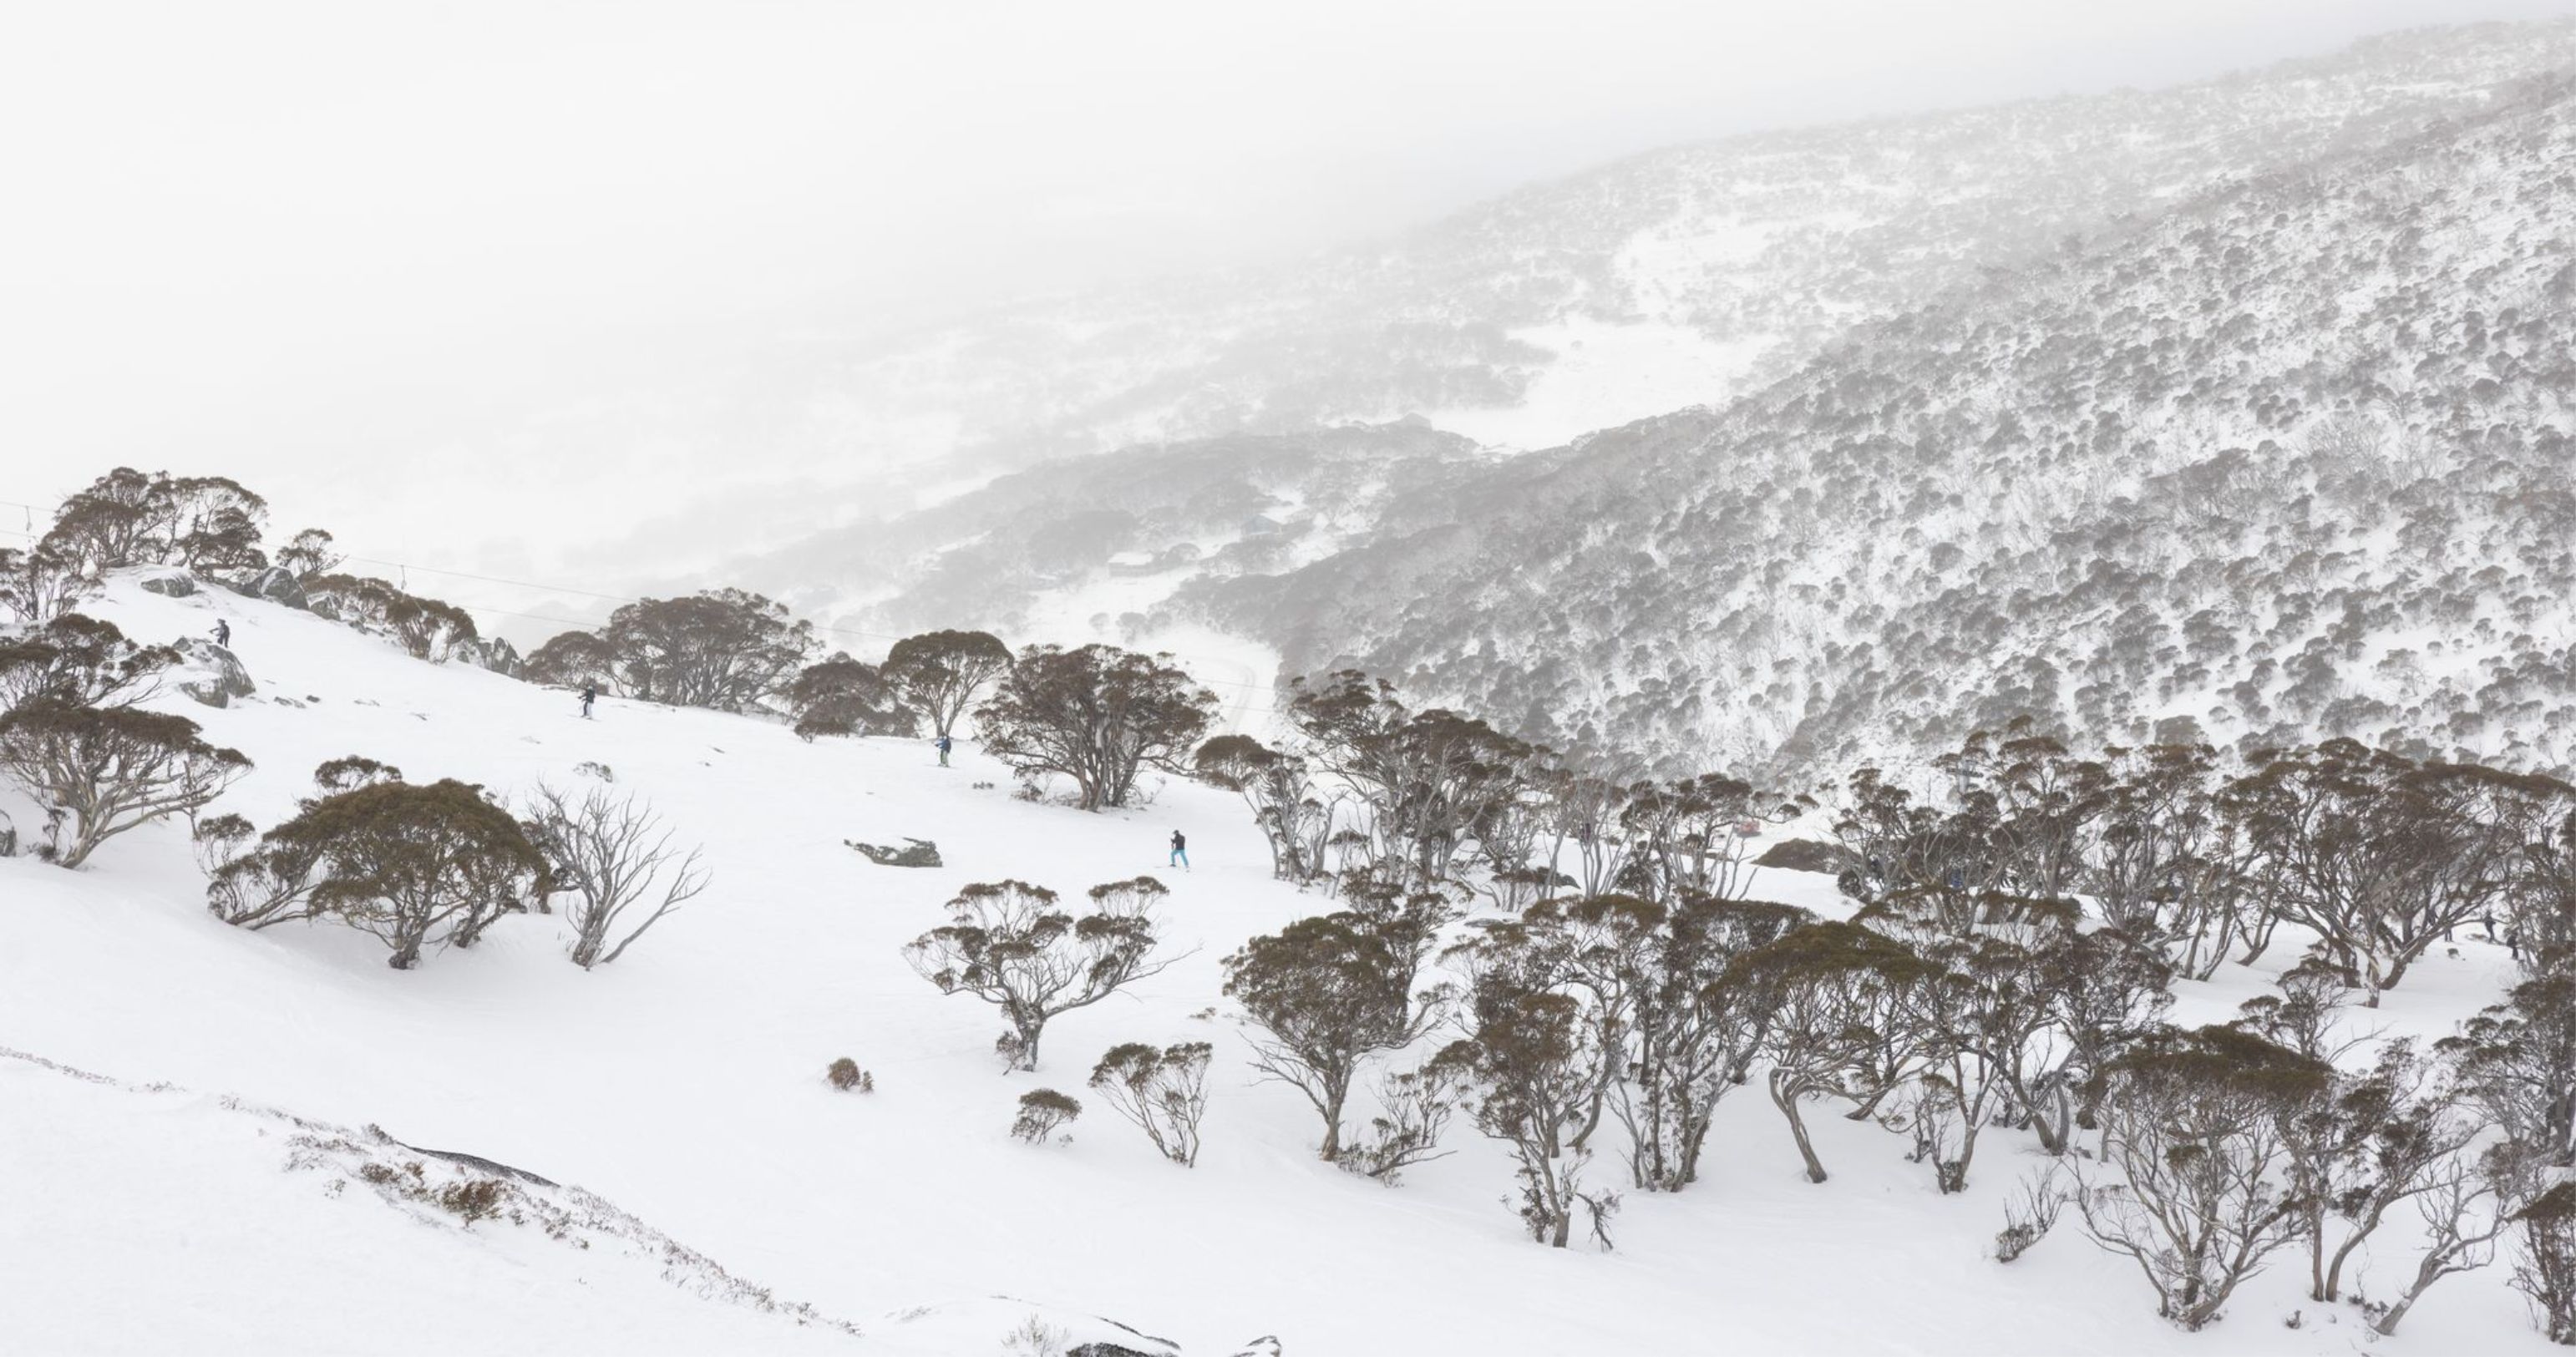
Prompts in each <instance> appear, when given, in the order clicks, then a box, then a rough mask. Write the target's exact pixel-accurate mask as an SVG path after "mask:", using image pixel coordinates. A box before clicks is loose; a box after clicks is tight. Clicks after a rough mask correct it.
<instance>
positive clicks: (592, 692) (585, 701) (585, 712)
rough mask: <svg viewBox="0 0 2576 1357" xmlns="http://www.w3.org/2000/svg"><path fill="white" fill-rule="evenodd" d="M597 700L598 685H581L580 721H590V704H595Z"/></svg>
mask: <svg viewBox="0 0 2576 1357" xmlns="http://www.w3.org/2000/svg"><path fill="white" fill-rule="evenodd" d="M598 700H599V685H598V684H596V683H585V684H583V685H581V719H583V720H585V721H587V720H589V719H590V704H591V703H593V702H597V701H598Z"/></svg>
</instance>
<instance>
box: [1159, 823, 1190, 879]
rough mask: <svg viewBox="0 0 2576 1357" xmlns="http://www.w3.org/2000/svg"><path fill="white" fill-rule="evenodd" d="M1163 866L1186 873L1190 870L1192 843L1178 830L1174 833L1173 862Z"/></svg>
mask: <svg viewBox="0 0 2576 1357" xmlns="http://www.w3.org/2000/svg"><path fill="white" fill-rule="evenodd" d="M1163 865H1164V866H1166V867H1178V868H1180V869H1181V870H1182V871H1185V872H1186V871H1188V870H1189V869H1190V841H1189V839H1188V838H1186V837H1184V836H1183V835H1182V833H1181V831H1179V830H1177V829H1175V830H1173V831H1172V860H1171V861H1169V862H1167V863H1164V864H1163Z"/></svg>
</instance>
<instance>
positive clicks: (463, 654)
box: [447, 636, 519, 678]
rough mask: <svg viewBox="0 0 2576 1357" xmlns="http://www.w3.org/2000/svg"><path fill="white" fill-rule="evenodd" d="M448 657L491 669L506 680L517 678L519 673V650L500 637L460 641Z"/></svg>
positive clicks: (480, 667) (476, 666)
mask: <svg viewBox="0 0 2576 1357" xmlns="http://www.w3.org/2000/svg"><path fill="white" fill-rule="evenodd" d="M447 657H448V658H449V659H451V660H462V661H464V662H465V663H467V664H470V665H473V666H474V667H475V668H477V669H489V670H491V671H492V672H493V673H495V674H499V675H502V676H503V677H505V678H516V677H517V676H518V673H519V648H518V647H517V646H514V645H512V644H510V643H509V642H508V641H505V640H503V639H501V638H500V637H498V636H485V637H481V638H479V639H476V640H472V641H459V642H457V643H456V648H455V649H454V650H452V651H450V652H448V656H447Z"/></svg>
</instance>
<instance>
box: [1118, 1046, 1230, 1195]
mask: <svg viewBox="0 0 2576 1357" xmlns="http://www.w3.org/2000/svg"><path fill="white" fill-rule="evenodd" d="M1213 1049H1214V1048H1212V1047H1210V1046H1209V1045H1208V1044H1207V1043H1206V1042H1204V1041H1185V1042H1181V1043H1179V1044H1177V1045H1174V1046H1170V1047H1167V1048H1159V1049H1158V1048H1156V1047H1153V1046H1150V1045H1147V1044H1145V1043H1144V1042H1139V1041H1131V1042H1128V1043H1126V1044H1124V1045H1120V1046H1112V1047H1110V1048H1109V1051H1108V1053H1107V1054H1106V1055H1103V1056H1101V1057H1100V1063H1099V1064H1097V1065H1094V1066H1093V1067H1092V1069H1091V1087H1092V1088H1094V1089H1096V1090H1098V1091H1099V1093H1100V1095H1101V1097H1102V1098H1103V1099H1104V1100H1105V1101H1107V1102H1108V1104H1109V1106H1110V1107H1111V1109H1112V1110H1114V1111H1116V1112H1117V1113H1118V1115H1120V1116H1122V1117H1125V1118H1126V1119H1127V1120H1128V1121H1130V1122H1132V1123H1134V1124H1135V1126H1136V1127H1137V1129H1139V1130H1141V1131H1143V1132H1144V1133H1145V1138H1146V1139H1148V1140H1150V1141H1152V1142H1153V1143H1154V1149H1155V1151H1156V1152H1157V1153H1159V1154H1161V1155H1162V1156H1163V1157H1164V1158H1166V1159H1169V1160H1171V1161H1172V1162H1173V1163H1175V1164H1178V1165H1180V1166H1181V1167H1183V1168H1191V1167H1195V1166H1196V1165H1197V1163H1198V1161H1199V1122H1200V1120H1201V1119H1202V1118H1204V1117H1205V1116H1206V1115H1207V1069H1208V1058H1209V1056H1210V1055H1211V1054H1212V1053H1213Z"/></svg>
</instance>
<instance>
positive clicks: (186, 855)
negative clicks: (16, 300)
mask: <svg viewBox="0 0 2576 1357" xmlns="http://www.w3.org/2000/svg"><path fill="white" fill-rule="evenodd" d="M2570 220H2576V21H2559V22H2553V23H2538V24H2522V25H2505V24H2494V25H2479V26H2471V27H2460V28H2444V29H2430V30H2423V31H2418V32H2410V33H2399V34H2394V35H2390V36H2387V37H2383V38H2378V39H2374V40H2371V41H2369V42H2366V43H2363V44H2360V45H2358V46H2354V47H2350V48H2348V49H2345V50H2342V51H2339V52H2336V53H2334V54H2331V55H2328V56H2323V57H2316V58H2310V59H2303V60H2300V61H2295V62H2291V63H2287V64H2281V65H2274V66H2267V67H2263V68H2260V69H2255V70H2250V71H2246V72H2242V73H2239V74H2236V75H2232V76H2228V77H2225V78H2221V79H2216V80H2207V81H2202V82H2199V83H2194V84H2188V85H2183V86H2178V87H2174V88H2167V89H2160V90H2153V91H2143V92H2142V91H2136V90H2121V91H2117V92H2114V93H2107V94H2093V95H2081V96H2066V97H2063V98H2056V99H2047V100H2037V101H2022V102H2015V103H2009V104H2002V105H1996V106H1991V107H1985V108H1974V109H1966V110H1959V111H1952V112H1945V113H1937V114H1926V115H1921V116H1916V117H1908V118H1888V119H1882V120H1877V121H1873V122H1869V123H1865V124H1855V125H1840V126H1825V127H1816V128H1806V129H1800V130H1794V131H1778V132H1767V133H1758V134H1751V135H1746V136H1741V137H1736V138H1732V139H1729V140H1725V141H1720V142H1713V143H1707V144H1695V145H1688V146H1682V147H1678V148H1673V149H1668V150H1663V151H1657V152H1652V153H1648V154H1644V155H1639V156H1636V157H1634V158H1631V159H1627V160H1623V161H1621V162H1619V163H1616V164H1613V165H1610V166H1607V167H1605V168H1602V169H1599V170H1596V171H1593V172H1590V173H1587V174H1583V175H1578V176H1575V177H1573V178H1570V179H1566V180H1562V181H1559V182H1555V183H1550V184H1542V185H1539V186H1536V187H1532V188H1528V189H1524V190H1521V191H1519V192H1516V193H1513V194H1510V195H1508V196H1505V197H1503V198H1500V199H1498V200H1496V201H1493V202H1491V203H1488V204H1486V205H1484V206H1481V207H1479V208H1476V209H1474V210H1471V211H1468V212H1466V213H1463V214H1460V215H1458V216H1455V217H1453V218H1451V219H1449V220H1447V221H1445V222H1443V223H1441V224H1438V225H1436V226H1434V227H1431V228H1428V229H1426V230H1424V231H1420V232H1417V233H1414V234H1412V235H1409V236H1406V237H1404V238H1402V239H1400V240H1397V241H1394V242H1391V243H1382V244H1380V245H1377V246H1371V247H1367V248H1353V249H1349V250H1343V251H1338V252H1333V253H1329V254H1326V255H1323V256H1320V257H1318V258H1312V259H1307V260H1303V261H1301V262H1299V263H1297V264H1295V265H1293V266H1288V265H1282V266H1276V267H1269V268H1263V269H1247V270H1240V271H1236V272H1231V273H1223V274H1207V275H1193V276H1191V277H1189V278H1186V279H1179V280H1175V279H1169V278H1166V279H1163V280H1160V281H1155V282H1152V283H1149V284H1140V285H1135V286H1130V287H1126V288H1123V289H1110V290H1104V291H1098V292H1092V293H1086V294H1083V295H1081V296H1079V297H1056V298H1052V299H1049V300H1046V301H1044V302H1040V303H1029V304H1026V305H1022V306H1016V307H1003V308H997V309H988V310H986V311H985V312H983V313H982V314H980V315H979V316H978V317H975V318H972V319H966V320H957V321H954V322H946V323H942V324H940V325H935V326H931V327H928V328H927V329H924V330H922V331H920V332H918V333H914V334H911V335H909V336H907V337H904V338H902V339H900V340H899V341H888V342H887V343H886V344H885V345H883V346H881V347H879V348H877V349H874V350H871V351H870V352H869V353H867V354H865V355H861V356H858V357H857V358H851V356H849V355H842V356H841V357H842V358H843V359H846V360H848V361H836V362H826V363H818V364H817V365H815V367H813V368H812V369H811V370H808V371H805V372H803V373H801V374H800V375H798V376H797V377H796V378H795V379H794V382H791V383H790V385H793V384H794V383H796V382H806V381H811V382H813V383H815V384H817V387H816V389H825V388H828V392H829V395H828V399H825V398H821V397H817V396H816V395H815V394H814V391H812V390H808V391H805V392H804V393H803V395H801V396H799V397H795V398H782V407H783V408H801V409H805V410H807V411H808V412H811V411H813V410H829V411H832V412H836V416H835V417H837V418H842V419H845V420H846V421H848V424H847V425H846V426H845V427H844V428H843V429H842V433H843V434H846V433H847V431H848V428H852V427H860V426H865V427H868V428H891V427H903V428H912V429H919V428H925V427H928V425H925V424H924V423H923V421H925V420H927V421H929V422H930V423H931V424H937V423H939V418H937V417H938V416H939V412H942V411H945V412H947V413H948V414H949V415H956V416H959V418H957V419H955V420H954V421H952V422H951V423H949V424H947V425H945V426H943V427H944V432H942V433H940V434H939V435H938V436H936V437H929V436H925V437H924V440H923V441H922V443H921V445H920V447H919V449H918V451H919V457H918V459H917V464H915V463H911V462H906V463H902V464H901V465H897V464H894V463H888V464H885V465H884V466H881V467H880V468H879V470H880V471H881V472H882V473H883V475H884V481H883V484H882V486H880V487H878V489H879V490H880V491H881V494H880V495H879V497H878V501H877V502H874V503H871V504H869V505H866V506H864V508H865V510H866V512H857V511H855V510H854V511H853V512H851V513H848V514H825V515H821V516H822V517H836V518H838V520H839V521H840V522H841V526H838V527H834V528H831V529H829V530H826V531H823V532H820V533H819V534H813V535H804V534H802V533H801V532H800V533H781V534H777V535H774V536H762V537H757V538H747V539H744V540H740V541H729V542H725V543H721V544H714V545H715V546H716V548H717V549H715V550H708V549H707V548H708V547H709V545H710V544H704V543H700V544H694V545H692V546H691V547H689V548H688V549H687V550H685V551H680V552H678V553H677V557H675V559H677V558H678V557H685V558H686V559H688V560H691V561H697V560H718V559H720V560H723V561H724V562H725V565H724V566H723V568H722V569H720V570H700V569H697V568H695V567H694V566H691V567H689V568H687V569H681V568H679V567H677V566H675V567H674V568H673V569H672V570H671V571H670V572H668V573H669V575H670V580H671V582H670V584H669V586H668V587H663V588H655V589H650V590H646V589H642V588H638V589H637V590H636V592H634V593H633V594H632V595H629V594H623V593H618V594H612V593H609V592H606V591H605V590H588V591H585V590H582V589H577V588H571V587H568V586H566V587H561V588H558V590H557V598H558V601H565V600H576V601H579V602H580V603H581V604H582V606H581V607H580V608H567V609H564V610H563V611H562V612H561V613H556V612H543V613H534V614H531V613H529V612H525V611H521V610H517V609H515V608H511V607H503V606H496V605H494V604H492V603H491V602H490V600H491V599H492V598H493V597H495V596H496V595H495V594H494V593H493V590H495V589H497V588H511V589H540V588H550V587H556V586H546V585H538V584H527V583H524V582H519V581H513V580H509V579H503V578H497V577H492V576H488V575H484V574H478V573H469V572H467V571H464V570H461V569H452V570H438V569H419V570H414V569H412V568H410V567H407V566H404V565H401V564H397V563H392V562H382V561H378V560H377V559H376V558H375V557H374V556H373V555H372V554H371V553H372V552H373V551H374V550H376V549H375V548H373V547H371V545H370V544H369V543H368V542H367V541H365V540H363V539H361V538H360V537H359V536H358V535H357V534H355V533H349V534H347V535H341V534H340V533H338V532H335V528H338V527H340V526H341V525H335V524H331V523H314V522H307V521H302V518H301V514H300V511H298V512H297V513H296V514H295V515H294V516H289V514H287V513H285V512H281V511H280V507H279V506H280V505H282V504H286V503H289V502H293V503H296V504H299V505H300V504H302V503H307V502H310V501H309V500H307V499H301V498H291V497H290V496H289V495H288V494H286V493H284V490H285V489H286V487H281V486H278V485H276V484H273V483H270V482H268V481H264V480H262V479H260V478H259V477H256V476H248V475H237V474H236V472H237V470H238V469H237V468H234V467H230V466H226V465H222V464H219V463H216V462H211V461H201V460H199V459H196V458H193V457H191V456H189V455H187V454H186V451H185V450H184V449H174V450H172V452H171V454H170V456H169V459H168V465H167V469H164V468H163V466H162V464H161V463H158V462H156V463H153V464H150V465H144V466H131V465H117V464H115V463H113V462H108V463H101V464H97V465H82V466H79V467H77V468H72V469H69V470H66V469H64V468H63V467H62V466H61V465H59V464H56V463H52V462H49V463H48V471H47V474H48V475H49V476H51V477H53V478H54V480H55V481H58V482H60V483H63V484H68V485H72V486H73V487H74V488H73V489H72V490H71V491H70V493H68V494H65V495H61V496H59V497H42V498H44V499H45V502H43V503H41V504H35V503H29V504H23V505H21V504H19V503H18V500H19V498H39V497H40V496H38V493H37V492H36V491H34V490H27V491H25V493H24V495H23V496H16V497H12V498H10V499H8V500H7V501H6V502H7V503H9V504H11V505H13V506H16V507H17V508H18V509H20V510H22V511H23V512H24V513H25V515H26V518H25V520H24V524H23V527H24V530H23V531H7V530H5V529H0V1186H4V1187H5V1188H6V1192H5V1194H0V1352H8V1353H16V1352H28V1353H41V1354H52V1353H91V1352H116V1353H156V1352H235V1351H240V1352H263V1353H267V1352H276V1353H305V1352H313V1353H324V1352H333V1353H336V1352H369V1353H374V1352H419V1353H447V1352H457V1351H467V1350H472V1351H480V1352H502V1353H517V1352H527V1353H560V1352H603V1353H604V1352H617V1353H697V1352H767V1351H782V1352H786V1351H808V1350H810V1351H818V1352H820V1351H835V1350H838V1351H851V1352H860V1353H865V1352H869V1351H876V1352H883V1353H889V1354H920V1355H922V1357H929V1355H931V1354H1013V1355H1014V1357H1182V1355H1183V1354H1186V1355H1187V1357H1229V1355H1230V1357H1311V1355H1312V1354H1366V1353H1440V1354H1447V1353H1459V1354H1465V1353H1476V1354H1524V1353H1526V1354H1539V1353H1549V1354H1556V1353H1564V1354H1594V1353H1611V1352H1616V1353H1673V1354H1683V1353H1705V1352H1747V1353H1811V1352H1833V1353H1891V1354H1893V1353H1962V1352H1978V1353H1995V1354H2032V1355H2033V1357H2037V1355H2038V1354H2056V1353H2064V1352H2070V1351H2071V1352H2158V1353H2176V1354H2181V1353H2192V1352H2210V1353H2226V1354H2230V1355H2231V1357H2237V1355H2242V1357H2327V1355H2328V1354H2343V1353H2350V1352H2356V1351H2371V1352H2388V1353H2406V1352H2424V1353H2443V1354H2447V1353H2465V1352H2479V1353H2512V1352H2530V1353H2535V1354H2536V1353H2539V1352H2542V1351H2544V1350H2548V1349H2550V1348H2552V1347H2561V1346H2571V1345H2576V705H2571V697H2576V674H2571V666H2572V665H2576V655H2571V652H2570V649H2569V647H2570V641H2569V636H2570V631H2571V627H2572V626H2576V618H2571V616H2570V613H2569V607H2570V605H2569V603H2568V600H2569V599H2570V598H2571V597H2576V556H2571V548H2570V532H2571V529H2576V497H2571V489H2570V485H2569V480H2568V477H2569V471H2570V467H2571V458H2576V441H2571V438H2576V355H2572V354H2571V349H2570V344H2571V340H2576V236H2571V234H2570V233H2569V231H2568V229H2567V227H2566V226H2565V223H2566V222H2568V221H2570ZM781 380H786V379H783V378H782V379H781ZM773 389H775V388H773ZM799 401H803V402H806V403H805V404H803V405H801V406H800V405H799V404H798V402H799ZM963 412H971V415H972V418H965V417H963ZM788 422H790V423H793V422H794V420H793V419H790V420H789V421H788ZM802 428H803V431H802V432H800V433H799V434H797V435H796V437H797V438H806V437H813V438H819V439H823V440H824V441H826V442H829V441H830V440H831V438H833V437H836V436H838V435H833V434H830V433H828V432H827V431H824V430H823V429H822V428H821V426H819V425H810V424H809V425H805V426H802ZM794 441H795V440H794V439H791V440H790V442H794ZM11 485H12V487H14V486H15V482H12V483H11ZM687 489H688V487H687V486H685V485H683V486H679V487H677V488H676V490H675V493H685V492H686V491H687ZM272 496H273V497H274V501H273V500H272ZM916 500H920V501H923V502H928V501H935V503H927V507H920V508H915V507H912V506H913V505H914V504H915V502H916ZM458 531H459V533H460V538H462V536H463V535H465V534H467V533H469V532H470V531H472V530H471V529H469V528H466V527H462V526H460V528H459V529H458ZM503 597H510V596H503ZM567 614H577V615H567ZM531 623H538V624H542V626H543V630H542V632H536V633H532V632H530V630H529V626H530V624H531Z"/></svg>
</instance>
